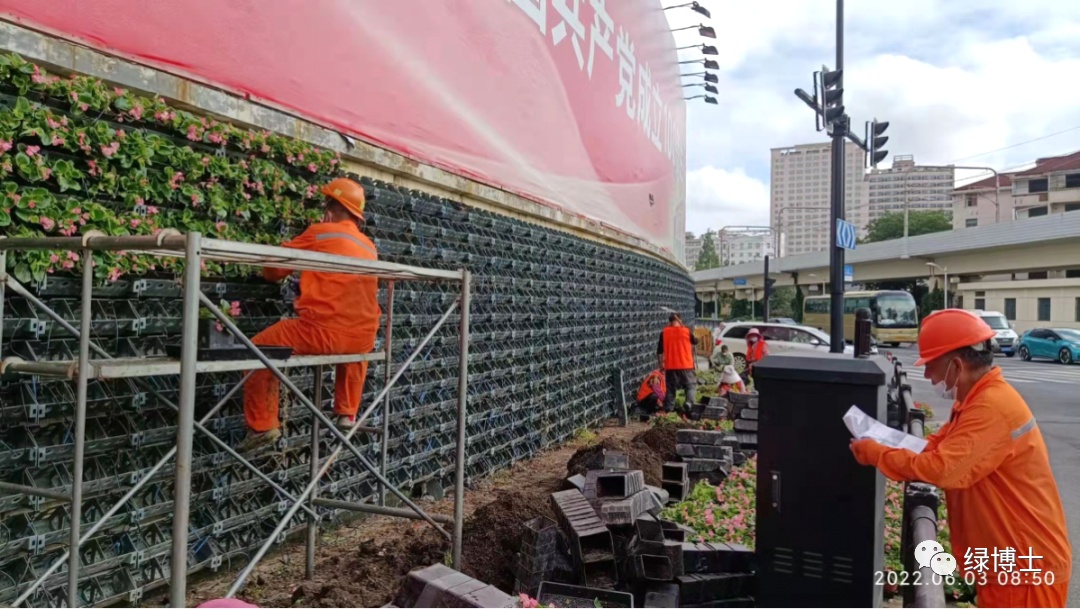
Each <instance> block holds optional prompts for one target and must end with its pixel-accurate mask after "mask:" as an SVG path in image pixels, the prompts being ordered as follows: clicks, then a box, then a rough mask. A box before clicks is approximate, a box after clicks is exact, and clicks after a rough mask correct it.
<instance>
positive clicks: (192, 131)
mask: <svg viewBox="0 0 1080 609" xmlns="http://www.w3.org/2000/svg"><path fill="white" fill-rule="evenodd" d="M187 139H189V140H191V141H193V142H197V141H199V140H200V139H202V136H201V135H199V128H198V126H196V125H189V126H188V128H187Z"/></svg>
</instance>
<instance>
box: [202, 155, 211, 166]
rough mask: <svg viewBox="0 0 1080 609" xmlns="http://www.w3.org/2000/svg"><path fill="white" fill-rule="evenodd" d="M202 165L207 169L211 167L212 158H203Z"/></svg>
mask: <svg viewBox="0 0 1080 609" xmlns="http://www.w3.org/2000/svg"><path fill="white" fill-rule="evenodd" d="M202 164H203V167H206V166H207V165H209V164H210V157H208V156H204V157H203V158H202Z"/></svg>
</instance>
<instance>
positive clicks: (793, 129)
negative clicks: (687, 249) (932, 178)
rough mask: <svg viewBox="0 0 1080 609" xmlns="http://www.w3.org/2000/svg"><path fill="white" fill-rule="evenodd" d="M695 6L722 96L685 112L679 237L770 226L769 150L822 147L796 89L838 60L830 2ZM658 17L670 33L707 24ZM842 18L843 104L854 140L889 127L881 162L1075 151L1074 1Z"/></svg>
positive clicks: (1078, 63)
mask: <svg viewBox="0 0 1080 609" xmlns="http://www.w3.org/2000/svg"><path fill="white" fill-rule="evenodd" d="M684 1H686V0H663V2H664V5H665V6H671V5H675V4H682V3H683V2H684ZM700 2H701V4H702V5H703V6H705V8H708V9H709V10H710V11H711V12H712V19H711V21H708V22H707V25H712V26H713V27H714V28H715V29H716V33H717V40H715V41H709V40H707V41H706V42H707V43H708V44H715V45H716V46H717V48H718V50H719V53H720V55H719V57H717V58H715V59H717V60H718V62H719V64H720V71H719V72H717V75H718V76H719V78H720V84H719V89H720V95H719V96H718V100H717V101H718V102H719V105H718V106H712V105H705V104H704V103H702V101H701V100H694V101H691V102H687V104H688V108H687V129H686V131H687V140H688V141H687V172H688V175H687V183H686V199H687V219H686V228H687V230H690V231H693V232H695V233H697V234H701V233H702V232H704V231H705V229H719V228H721V227H723V226H725V225H761V224H768V216H769V214H768V207H769V150H770V148H775V147H779V146H788V145H794V144H804V143H810V142H817V141H825V139H826V137H824V134H823V133H817V132H815V131H814V119H813V113H812V112H811V111H810V109H809V108H807V107H806V106H805V105H804V104H803V103H802V102H800V101H799V100H798V99H797V98H796V97H795V96H794V94H793V93H792V91H793V90H794V89H795V88H796V87H799V88H803V89H806V90H808V91H812V87H813V85H812V79H811V73H812V72H813V71H814V70H816V69H820V67H821V65H822V64H826V65H828V66H830V67H832V66H833V65H834V63H835V61H834V60H835V44H834V43H835V29H834V23H835V14H836V8H835V6H836V5H835V0H757V1H755V2H732V1H731V0H700ZM666 12H667V14H668V19H669V21H670V22H671V24H672V27H680V26H685V25H693V24H697V23H699V22H700V21H701V20H702V19H703V18H702V17H701V16H700V15H698V14H697V13H694V12H693V11H691V10H690V9H689V8H681V9H671V10H668V11H666ZM846 13H847V14H846V22H847V24H846V40H845V57H844V61H845V64H846V66H845V67H846V69H845V70H844V79H845V82H844V89H845V95H844V101H845V105H846V107H847V109H848V114H849V115H851V117H852V122H853V129H854V130H855V131H857V132H858V133H860V134H861V133H862V129H863V123H864V122H865V121H867V120H870V119H872V118H874V117H876V118H878V120H887V121H889V122H890V123H891V126H890V128H889V131H888V133H887V135H888V136H889V137H890V141H889V144H888V146H886V147H887V149H888V150H889V152H890V155H891V154H912V155H915V161H916V162H917V163H919V164H949V163H955V164H957V165H990V166H993V167H995V168H997V169H999V170H1002V169H1012V168H1015V167H1017V166H1022V165H1023V164H1025V163H1029V162H1030V161H1032V160H1033V159H1035V158H1036V157H1040V156H1053V155H1058V154H1064V153H1067V152H1072V151H1075V150H1077V149H1080V82H1078V78H1077V76H1078V75H1080V1H1077V0H1064V1H1062V0H1057V1H1055V0H901V1H895V0H893V1H888V2H887V1H884V0H848V1H847V2H846ZM675 36H676V41H677V42H678V43H679V46H687V45H690V44H696V43H698V42H699V41H701V40H702V39H701V38H700V37H699V36H698V35H697V32H696V31H695V30H688V31H685V32H677V33H676V34H675ZM682 54H683V57H682V59H684V60H685V59H696V58H700V57H701V54H700V53H699V52H697V51H682ZM683 67H684V70H683V71H684V72H689V71H691V70H689V69H686V68H690V67H694V66H689V65H688V66H683ZM685 81H686V82H693V81H697V79H696V78H695V79H685ZM691 90H693V91H695V93H696V92H700V91H701V89H700V88H695V89H691ZM1062 132H1063V133H1062ZM1055 134H1056V135H1055ZM890 163H891V156H890V158H889V159H886V160H885V163H884V166H885V167H888V166H889V165H890ZM976 173H978V172H960V171H958V172H957V174H958V175H959V176H961V177H963V176H972V175H974V174H976ZM986 175H987V176H988V175H990V174H986Z"/></svg>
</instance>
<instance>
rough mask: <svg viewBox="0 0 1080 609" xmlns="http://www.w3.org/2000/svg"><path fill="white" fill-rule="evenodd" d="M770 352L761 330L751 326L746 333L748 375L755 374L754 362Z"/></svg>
mask: <svg viewBox="0 0 1080 609" xmlns="http://www.w3.org/2000/svg"><path fill="white" fill-rule="evenodd" d="M768 354H769V345H768V344H767V343H766V342H765V338H764V337H762V336H761V330H758V329H757V328H750V331H749V332H747V333H746V376H747V377H748V378H750V377H753V376H754V364H756V363H758V362H760V361H761V360H762V358H764V357H765V356H766V355H768Z"/></svg>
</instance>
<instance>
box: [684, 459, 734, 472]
mask: <svg viewBox="0 0 1080 609" xmlns="http://www.w3.org/2000/svg"><path fill="white" fill-rule="evenodd" d="M686 464H687V466H688V469H689V470H690V473H691V474H693V473H696V472H719V471H722V472H724V473H725V474H727V473H728V472H730V471H731V461H728V460H726V459H686Z"/></svg>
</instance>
